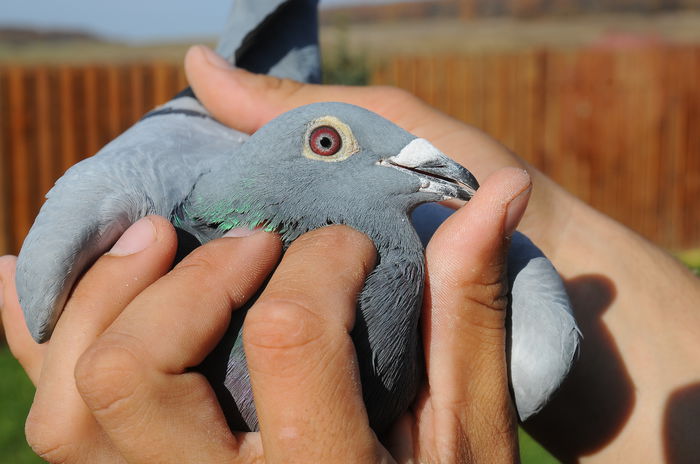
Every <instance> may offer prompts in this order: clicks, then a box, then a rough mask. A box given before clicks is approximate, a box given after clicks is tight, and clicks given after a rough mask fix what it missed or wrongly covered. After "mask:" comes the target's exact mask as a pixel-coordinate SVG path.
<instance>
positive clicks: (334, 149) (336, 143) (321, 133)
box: [309, 126, 343, 156]
mask: <svg viewBox="0 0 700 464" xmlns="http://www.w3.org/2000/svg"><path fill="white" fill-rule="evenodd" d="M342 145H343V139H342V138H341V137H340V134H339V133H338V131H337V130H335V129H334V128H332V127H331V126H321V127H317V128H316V129H314V130H313V131H312V132H311V135H310V136H309V146H310V148H311V151H313V152H314V153H316V154H317V155H319V156H333V155H335V154H336V153H338V151H339V150H340V148H341V147H342Z"/></svg>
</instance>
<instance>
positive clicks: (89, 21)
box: [0, 0, 700, 45]
mask: <svg viewBox="0 0 700 464" xmlns="http://www.w3.org/2000/svg"><path fill="white" fill-rule="evenodd" d="M3 3H4V5H3V8H2V11H1V12H0V32H3V31H4V32H5V37H4V38H5V39H7V34H8V33H11V32H13V31H19V32H21V33H26V32H29V33H30V36H31V33H36V37H37V38H39V39H41V38H43V37H42V34H43V35H46V34H49V35H51V38H52V39H56V38H61V36H62V35H68V36H70V35H71V34H74V35H76V37H77V38H79V39H90V40H95V41H103V42H116V43H125V44H129V45H139V44H153V43H170V42H178V41H180V42H181V41H192V40H193V39H211V38H214V37H216V36H218V34H219V32H220V31H221V30H222V29H223V27H224V25H225V21H226V18H227V16H228V13H229V9H230V6H231V4H232V0H210V1H209V2H208V3H207V6H206V8H201V7H200V8H193V7H192V5H191V3H190V2H188V1H185V0H151V1H149V2H143V1H137V0H122V1H120V2H109V3H103V2H91V1H88V0H63V1H62V2H60V3H58V2H53V1H52V0H33V1H32V2H26V1H24V0H3ZM320 7H321V22H322V24H325V25H330V24H334V23H337V22H347V23H353V24H355V23H367V22H391V21H396V20H407V19H410V20H427V19H437V18H441V19H454V20H457V19H460V20H483V19H484V18H488V19H493V18H510V19H516V20H524V21H525V22H527V21H533V20H534V21H536V20H541V19H543V18H555V19H557V20H559V21H567V20H570V19H571V18H577V17H581V16H590V15H591V14H593V15H594V16H595V15H609V14H612V15H618V14H623V15H631V16H639V17H644V18H648V19H650V18H652V17H656V16H658V15H668V14H679V15H682V14H683V13H685V12H688V13H690V14H692V13H695V12H698V11H700V0H320ZM693 10H695V11H693ZM135 12H138V14H135ZM474 22H480V21H474ZM30 36H29V37H27V38H28V39H31V37H30ZM1 40H3V36H0V41H1Z"/></svg>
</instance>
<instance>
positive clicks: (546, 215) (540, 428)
mask: <svg viewBox="0 0 700 464" xmlns="http://www.w3.org/2000/svg"><path fill="white" fill-rule="evenodd" d="M186 71H187V75H188V79H189V82H190V83H191V84H192V87H193V90H194V91H195V93H196V95H197V96H198V98H199V99H200V100H201V102H202V103H203V104H204V105H205V106H206V107H207V108H208V109H209V110H210V111H211V112H212V113H213V115H214V116H215V117H216V118H218V119H219V120H221V121H223V122H224V123H226V124H228V125H230V126H232V127H235V128H238V129H239V130H243V131H247V132H251V131H254V130H255V129H257V128H258V127H260V126H261V125H262V124H264V123H265V122H266V121H267V120H269V119H270V118H272V117H274V116H276V115H277V114H279V113H281V112H283V111H285V110H287V109H290V108H292V107H296V106H299V105H303V104H307V103H313V102H316V101H323V100H338V101H344V102H347V103H354V104H357V105H360V106H364V107H366V108H368V109H371V110H373V111H375V112H377V113H379V114H381V115H383V116H385V117H387V118H388V119H390V120H392V121H394V122H395V123H397V124H399V125H400V126H402V127H404V128H405V129H407V130H409V131H410V132H412V133H414V134H415V135H417V136H420V137H424V138H426V139H428V140H430V141H431V142H432V143H433V144H434V145H436V146H437V147H438V148H439V149H441V150H442V151H443V152H445V153H447V154H448V155H449V156H450V157H452V158H454V159H455V160H457V161H459V162H460V163H462V164H463V165H465V166H466V167H468V169H469V170H470V171H472V172H473V173H474V174H475V175H476V176H477V178H479V179H483V178H484V177H485V176H487V175H488V174H489V173H491V172H494V171H495V170H496V169H498V168H500V167H503V166H523V165H525V164H524V162H523V161H522V160H520V159H518V158H517V157H516V156H515V155H513V154H512V153H510V152H508V151H507V150H506V149H505V148H504V147H502V146H501V145H500V144H498V143H496V142H494V141H493V140H492V139H490V138H489V137H488V136H486V135H485V134H483V133H481V132H480V131H478V130H476V129H474V128H471V127H469V126H467V125H466V124H463V123H461V122H459V121H456V120H454V119H452V118H449V117H447V116H445V115H443V114H441V113H440V112H438V111H436V110H434V109H432V108H430V107H429V106H427V105H425V104H424V103H422V102H420V101H419V100H418V99H416V98H415V97H413V96H411V95H410V94H408V93H406V92H403V91H401V90H397V89H390V88H386V87H369V88H367V87H345V86H317V85H306V84H299V83H295V82H291V81H285V80H279V79H276V78H274V77H269V76H259V75H254V74H250V73H247V72H245V71H242V70H237V69H232V68H231V67H230V66H228V64H226V63H225V62H222V61H220V60H217V59H216V56H215V55H212V54H211V53H210V52H208V51H206V49H204V48H201V47H196V48H194V49H192V50H190V52H189V53H188V55H187V58H186ZM525 166H526V168H527V170H528V172H529V173H530V176H531V178H532V180H533V194H532V199H531V201H530V206H529V207H528V210H527V212H526V214H525V216H524V218H523V221H522V224H521V227H520V230H521V231H523V232H524V233H526V234H527V235H528V236H529V237H530V238H531V239H532V240H533V241H534V242H535V243H536V244H537V246H539V247H540V248H541V249H542V250H543V251H544V252H545V254H546V255H547V256H548V258H549V259H550V260H551V261H552V262H553V263H554V265H555V266H556V268H557V270H558V271H559V272H560V273H561V274H562V276H563V277H564V279H565V284H566V286H567V290H568V293H569V296H570V299H571V302H572V304H573V307H574V311H575V315H576V319H577V322H578V324H579V327H580V328H581V331H582V335H583V338H582V345H581V354H580V357H579V359H578V361H577V363H576V365H575V366H574V368H573V369H572V371H571V373H570V374H569V377H568V378H567V379H566V380H565V382H564V383H563V385H562V387H561V388H560V390H559V391H558V392H557V393H556V394H555V395H554V397H553V398H552V401H551V402H550V404H549V405H548V406H547V407H545V408H544V410H543V411H541V412H540V413H539V414H538V415H537V416H536V417H534V418H533V419H531V420H529V421H528V423H527V424H526V427H528V429H529V430H530V431H531V432H534V433H535V436H536V437H537V438H538V439H539V440H541V441H543V442H544V443H545V444H546V446H547V447H548V448H549V449H550V450H551V451H554V452H555V453H556V454H557V456H558V457H559V458H560V459H562V460H564V461H567V462H568V461H575V460H578V459H579V458H581V457H582V456H585V457H586V459H588V460H590V461H591V462H594V461H596V460H598V461H603V462H605V461H607V460H609V459H610V457H611V456H614V457H615V458H613V459H617V460H619V459H624V460H626V461H632V462H637V461H655V462H656V461H659V462H661V461H663V460H677V459H679V457H681V458H682V459H689V462H691V461H693V458H692V457H694V456H698V455H699V453H700V451H699V450H698V445H697V443H698V442H697V440H694V439H693V437H694V436H695V435H694V434H695V428H694V427H693V426H692V423H693V422H692V420H689V419H688V417H692V414H693V411H697V410H698V405H699V404H700V401H698V395H697V394H696V392H697V391H698V385H699V383H698V374H697V373H698V372H700V358H698V356H697V354H696V353H697V352H698V347H699V342H698V340H699V339H698V337H697V327H700V313H699V312H698V311H694V310H693V309H694V308H696V307H697V301H698V300H699V299H700V283H699V281H698V279H697V278H696V277H695V276H693V275H692V274H691V273H690V272H688V270H687V269H686V268H685V267H684V266H683V265H682V264H680V263H679V262H678V261H677V260H675V259H673V258H672V257H671V256H669V255H668V253H667V252H666V251H665V250H662V249H660V248H659V247H656V246H654V245H653V244H651V243H649V242H648V241H646V240H644V239H643V238H641V237H639V236H638V235H637V234H635V233H634V232H632V231H630V230H629V229H627V228H625V227H623V226H622V225H620V224H618V223H616V222H615V221H614V220H612V219H610V218H608V217H606V216H605V215H603V214H601V213H599V212H597V211H595V210H594V209H592V208H590V207H589V206H587V205H585V204H584V203H583V202H581V201H579V200H577V199H575V198H573V197H572V196H571V195H570V194H568V193H567V192H566V191H565V190H564V189H562V188H561V187H559V186H557V185H556V184H555V183H554V182H553V181H551V180H550V179H548V178H547V177H546V176H544V175H543V174H542V173H540V172H538V171H537V170H536V169H534V168H532V167H531V166H527V165H525ZM640 340H644V341H645V343H639V341H640ZM689 456H690V458H689Z"/></svg>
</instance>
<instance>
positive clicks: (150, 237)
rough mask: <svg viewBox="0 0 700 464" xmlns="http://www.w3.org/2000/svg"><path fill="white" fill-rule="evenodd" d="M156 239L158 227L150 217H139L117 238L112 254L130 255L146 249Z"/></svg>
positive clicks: (110, 251)
mask: <svg viewBox="0 0 700 464" xmlns="http://www.w3.org/2000/svg"><path fill="white" fill-rule="evenodd" d="M155 241H156V229H155V228H154V227H153V223H152V222H151V220H150V219H148V218H143V219H139V220H138V221H136V222H135V223H133V224H132V225H131V227H129V228H128V229H126V232H124V233H123V234H122V236H121V237H120V238H119V240H117V243H115V244H114V246H113V247H112V249H111V250H109V253H108V254H110V255H112V256H128V255H133V254H134V253H138V252H139V251H142V250H145V249H146V248H148V246H149V245H151V244H152V243H153V242H155Z"/></svg>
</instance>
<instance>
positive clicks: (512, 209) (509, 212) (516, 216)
mask: <svg viewBox="0 0 700 464" xmlns="http://www.w3.org/2000/svg"><path fill="white" fill-rule="evenodd" d="M531 191H532V185H530V186H529V187H528V188H526V189H525V190H523V191H522V192H520V193H519V194H518V196H517V197H515V198H513V199H512V200H510V203H508V207H507V209H506V222H505V225H504V232H505V235H506V237H510V236H511V235H513V232H514V231H515V228H516V227H518V224H519V223H520V219H522V217H523V214H525V209H526V208H527V201H528V200H529V199H530V192H531Z"/></svg>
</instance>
